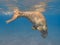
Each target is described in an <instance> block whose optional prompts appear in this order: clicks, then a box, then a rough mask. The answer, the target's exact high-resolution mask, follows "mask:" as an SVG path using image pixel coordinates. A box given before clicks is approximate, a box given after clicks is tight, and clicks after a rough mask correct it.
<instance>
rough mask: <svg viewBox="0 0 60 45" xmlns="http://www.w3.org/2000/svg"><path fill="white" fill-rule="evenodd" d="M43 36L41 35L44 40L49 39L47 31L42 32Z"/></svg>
mask: <svg viewBox="0 0 60 45" xmlns="http://www.w3.org/2000/svg"><path fill="white" fill-rule="evenodd" d="M40 32H41V33H42V34H41V36H42V37H43V38H46V37H47V35H48V32H47V31H44V30H43V31H40Z"/></svg>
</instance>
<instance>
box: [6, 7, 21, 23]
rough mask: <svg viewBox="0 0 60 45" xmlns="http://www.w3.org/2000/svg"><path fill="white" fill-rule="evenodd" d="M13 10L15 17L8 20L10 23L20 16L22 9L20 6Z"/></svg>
mask: <svg viewBox="0 0 60 45" xmlns="http://www.w3.org/2000/svg"><path fill="white" fill-rule="evenodd" d="M13 11H14V15H13V17H12V18H11V19H9V20H7V21H6V23H10V22H12V21H14V20H15V19H16V18H17V17H18V16H20V11H19V9H18V8H14V9H13Z"/></svg>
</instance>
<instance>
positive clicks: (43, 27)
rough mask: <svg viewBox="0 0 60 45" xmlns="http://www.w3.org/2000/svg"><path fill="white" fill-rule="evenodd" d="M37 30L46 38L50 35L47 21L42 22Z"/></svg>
mask: <svg viewBox="0 0 60 45" xmlns="http://www.w3.org/2000/svg"><path fill="white" fill-rule="evenodd" d="M37 30H38V31H40V32H41V34H42V37H43V38H45V37H46V36H47V35H48V30H47V25H46V23H43V22H42V23H40V25H39V26H38V27H37Z"/></svg>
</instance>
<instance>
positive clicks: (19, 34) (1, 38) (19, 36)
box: [0, 0, 60, 45]
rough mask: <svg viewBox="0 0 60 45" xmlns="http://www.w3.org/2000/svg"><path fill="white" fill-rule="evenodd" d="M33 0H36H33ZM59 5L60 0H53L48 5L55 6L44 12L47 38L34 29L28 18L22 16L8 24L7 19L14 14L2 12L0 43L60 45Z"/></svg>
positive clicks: (11, 44)
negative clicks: (9, 14) (7, 14)
mask: <svg viewBox="0 0 60 45" xmlns="http://www.w3.org/2000/svg"><path fill="white" fill-rule="evenodd" d="M18 1H20V0H18ZM26 1H27V0H26ZM26 1H25V2H26ZM0 2H1V3H0V7H1V8H6V7H5V6H4V5H5V4H6V3H4V4H3V3H2V2H3V1H2V0H1V1H0ZM22 2H24V0H22V1H21V3H22ZM27 2H29V1H27ZM32 2H34V1H33V0H32ZM37 2H39V0H37ZM18 3H19V2H18ZM12 4H13V3H12ZM23 4H24V3H23ZM25 4H26V3H25ZM32 4H35V3H32ZM1 5H2V6H1ZM28 5H29V6H30V4H29V3H28V4H26V6H27V7H29V6H28ZM59 5H60V1H59V0H55V1H54V0H53V2H50V3H48V6H53V7H52V9H49V8H47V10H46V12H44V13H43V14H44V16H45V18H46V20H47V26H48V36H47V38H45V39H43V38H42V37H41V35H40V32H39V31H37V30H35V31H34V30H32V23H31V22H30V21H29V20H28V19H26V18H23V17H21V18H18V19H16V20H15V21H13V22H11V23H9V24H6V22H5V21H6V20H8V19H10V18H11V17H12V16H6V15H4V14H2V13H0V45H60V13H59V11H60V8H59V7H60V6H59ZM23 7H24V6H23ZM25 8H26V7H25ZM21 9H24V8H21ZM6 10H7V9H6Z"/></svg>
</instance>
